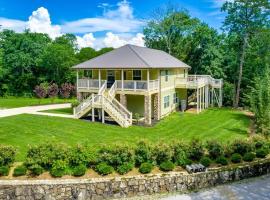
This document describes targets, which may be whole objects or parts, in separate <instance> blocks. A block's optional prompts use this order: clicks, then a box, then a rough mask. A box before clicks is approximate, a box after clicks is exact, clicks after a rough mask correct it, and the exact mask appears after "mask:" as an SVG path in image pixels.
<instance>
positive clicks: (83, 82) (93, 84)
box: [77, 79, 105, 89]
mask: <svg viewBox="0 0 270 200" xmlns="http://www.w3.org/2000/svg"><path fill="white" fill-rule="evenodd" d="M104 82H105V80H101V85H103V84H104ZM77 84H78V89H99V80H98V79H78V83H77Z"/></svg>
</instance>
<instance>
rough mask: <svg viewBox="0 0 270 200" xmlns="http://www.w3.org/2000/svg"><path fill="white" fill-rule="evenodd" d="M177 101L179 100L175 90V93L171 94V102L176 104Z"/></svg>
mask: <svg viewBox="0 0 270 200" xmlns="http://www.w3.org/2000/svg"><path fill="white" fill-rule="evenodd" d="M178 102H179V99H178V95H177V93H176V92H175V93H174V94H173V103H174V104H177V103H178Z"/></svg>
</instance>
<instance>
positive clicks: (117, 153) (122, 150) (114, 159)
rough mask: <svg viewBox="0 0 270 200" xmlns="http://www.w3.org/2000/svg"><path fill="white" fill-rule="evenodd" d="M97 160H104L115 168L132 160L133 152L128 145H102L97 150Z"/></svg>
mask: <svg viewBox="0 0 270 200" xmlns="http://www.w3.org/2000/svg"><path fill="white" fill-rule="evenodd" d="M97 155H98V162H99V163H101V162H105V163H107V164H108V165H110V166H112V167H114V169H117V168H118V167H119V166H120V165H123V164H124V163H133V162H134V152H133V151H132V150H131V148H130V147H128V146H123V145H121V146H119V145H117V146H113V147H102V148H101V149H100V150H99V151H98V154H97Z"/></svg>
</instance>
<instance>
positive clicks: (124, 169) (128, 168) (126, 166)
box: [116, 163, 134, 175]
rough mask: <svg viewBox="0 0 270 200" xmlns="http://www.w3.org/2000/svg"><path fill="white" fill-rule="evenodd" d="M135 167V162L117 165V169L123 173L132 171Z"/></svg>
mask: <svg viewBox="0 0 270 200" xmlns="http://www.w3.org/2000/svg"><path fill="white" fill-rule="evenodd" d="M133 167H134V165H133V163H124V164H122V165H120V166H119V167H117V169H116V171H117V172H118V173H119V174H121V175H122V174H126V173H128V172H129V171H131V170H132V169H133Z"/></svg>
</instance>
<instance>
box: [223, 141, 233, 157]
mask: <svg viewBox="0 0 270 200" xmlns="http://www.w3.org/2000/svg"><path fill="white" fill-rule="evenodd" d="M232 154H233V150H232V148H231V145H229V144H227V145H225V146H224V156H225V157H226V158H230V157H231V156H232Z"/></svg>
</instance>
